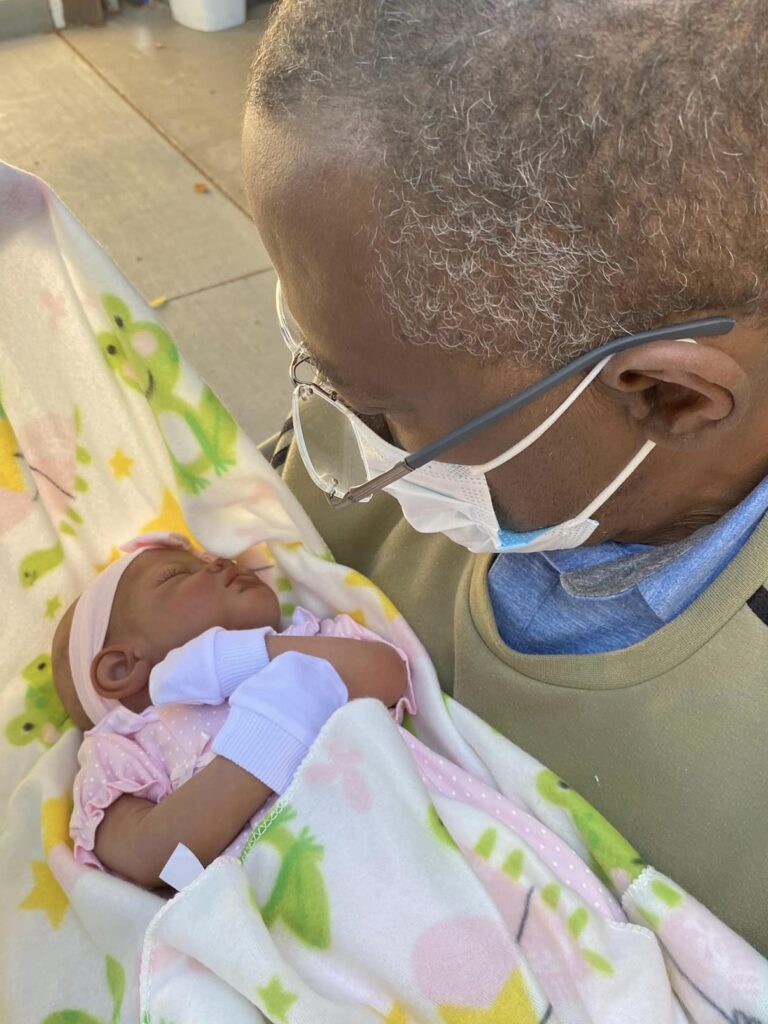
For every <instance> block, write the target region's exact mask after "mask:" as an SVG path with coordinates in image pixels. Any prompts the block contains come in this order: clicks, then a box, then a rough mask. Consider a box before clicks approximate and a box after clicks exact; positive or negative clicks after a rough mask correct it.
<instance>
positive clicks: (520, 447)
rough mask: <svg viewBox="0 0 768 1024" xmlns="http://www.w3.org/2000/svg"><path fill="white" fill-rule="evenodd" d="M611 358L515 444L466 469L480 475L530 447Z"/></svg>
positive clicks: (600, 364) (587, 376) (603, 362)
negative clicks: (480, 464)
mask: <svg viewBox="0 0 768 1024" xmlns="http://www.w3.org/2000/svg"><path fill="white" fill-rule="evenodd" d="M612 358H613V357H612V356H607V357H606V358H605V359H603V361H602V362H601V363H598V364H597V366H593V367H592V369H591V370H590V371H589V373H588V374H587V375H586V377H585V378H584V380H582V381H580V382H579V384H578V385H577V386H576V387H575V388H574V389H573V391H572V392H571V393H570V395H568V397H567V398H566V399H565V401H563V402H562V403H561V404H560V405H558V407H557V408H556V409H555V410H553V412H551V413H550V414H549V416H547V418H546V419H545V420H544V421H543V422H542V423H540V424H539V425H538V427H536V429H535V430H532V431H531V433H530V434H526V436H525V437H524V438H522V439H521V440H520V441H518V442H517V444H513V445H512V447H511V448H507V450H506V451H505V452H502V453H501V455H497V456H496V458H495V459H491V461H490V462H484V463H483V464H482V466H467V469H468V470H469V471H470V472H471V473H472V475H473V476H480V475H481V474H482V473H489V472H490V471H491V470H492V469H496V467H497V466H501V465H503V463H505V462H509V460H510V459H514V457H515V456H516V455H519V454H520V452H524V451H525V449H526V448H530V446H531V445H532V444H533V443H534V441H538V439H539V438H540V437H541V435H542V434H544V433H546V432H547V431H548V430H549V428H550V427H551V426H552V424H553V423H556V422H557V421H558V420H559V419H560V417H561V416H562V415H563V413H564V412H567V411H568V409H570V407H571V406H572V405H573V403H574V402H575V401H576V399H577V398H578V397H579V396H580V395H581V394H583V392H584V391H586V390H587V388H588V387H589V385H590V384H591V383H592V381H593V380H594V379H595V377H597V376H599V374H601V373H602V371H603V370H604V369H605V367H606V365H607V364H608V363H609V362H610V361H611V359H612Z"/></svg>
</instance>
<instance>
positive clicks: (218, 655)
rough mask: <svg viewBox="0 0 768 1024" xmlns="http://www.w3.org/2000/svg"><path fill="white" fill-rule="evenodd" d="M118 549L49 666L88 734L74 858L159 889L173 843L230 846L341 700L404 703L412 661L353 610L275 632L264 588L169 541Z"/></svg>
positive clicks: (226, 564)
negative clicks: (352, 615)
mask: <svg viewBox="0 0 768 1024" xmlns="http://www.w3.org/2000/svg"><path fill="white" fill-rule="evenodd" d="M123 550H124V551H127V552H128V554H127V555H126V556H124V557H122V558H120V559H119V560H118V561H116V562H114V563H112V564H111V565H109V566H108V567H107V568H106V569H105V570H104V571H103V572H102V573H101V574H100V575H99V576H98V577H97V578H96V579H95V580H94V581H93V582H92V583H91V584H90V585H89V586H88V587H87V588H86V590H85V591H84V592H83V594H82V595H81V596H80V598H79V599H78V600H77V601H76V602H75V603H74V604H73V605H72V606H71V607H70V608H69V609H68V611H67V612H66V613H65V615H64V616H63V618H62V620H61V622H60V623H59V626H58V628H57V630H56V635H55V637H54V644H53V672H54V682H55V685H56V689H57V691H58V693H59V695H60V697H61V699H62V701H63V703H64V706H65V708H66V709H67V711H68V713H69V715H70V717H71V718H72V719H73V721H74V722H75V724H76V725H78V726H79V727H80V728H82V729H87V730H88V731H87V732H86V734H85V736H84V738H83V743H82V746H81V748H80V752H79V754H78V760H79V763H80V771H79V773H78V775H77V778H76V780H75V787H74V802H75V805H74V811H73V814H72V820H71V825H70V828H71V833H72V837H73V839H74V856H75V859H76V860H77V861H78V862H80V863H84V864H92V865H94V866H96V867H99V868H107V869H109V870H111V871H114V872H116V873H117V874H120V875H122V876H123V877H125V878H127V879H130V880H131V881H133V882H136V883H138V884H139V885H144V886H147V887H151V888H152V887H159V886H161V885H163V880H162V879H161V873H162V871H163V868H164V866H165V865H166V863H167V862H168V860H169V857H170V856H171V854H172V853H173V852H174V850H175V849H176V847H177V845H178V844H183V846H186V847H187V848H188V849H189V850H191V851H192V853H193V854H194V855H195V857H196V858H197V859H198V860H199V861H200V862H201V863H202V864H203V865H207V864H208V863H210V862H211V861H212V860H213V859H214V858H215V857H217V856H218V855H219V854H221V853H222V852H226V853H231V854H237V853H239V852H240V850H241V849H242V847H243V846H244V844H245V841H246V839H247V837H248V835H249V834H250V831H251V829H252V826H253V823H254V816H256V815H257V814H259V812H261V814H263V813H264V812H265V810H266V807H265V804H266V803H267V801H268V800H269V799H270V797H271V796H272V794H274V793H277V794H280V793H282V792H283V791H284V790H285V788H286V787H287V786H288V784H289V782H290V780H291V778H292V777H293V775H294V773H295V771H296V769H297V768H298V766H299V764H300V763H301V761H302V760H303V758H304V756H305V755H306V753H307V750H308V748H309V746H310V745H311V744H312V742H313V740H314V738H315V737H316V736H317V734H318V732H319V731H320V729H321V728H322V726H323V724H324V723H325V721H326V720H327V719H328V717H329V716H330V715H331V714H332V713H333V712H334V711H335V710H336V709H337V708H339V707H340V706H341V705H343V704H344V703H346V701H347V700H348V699H349V698H355V697H374V698H378V699H379V700H382V701H383V702H384V703H385V704H386V705H387V706H388V707H390V706H392V705H395V704H396V703H397V704H398V707H399V702H400V700H401V698H403V701H404V702H406V703H409V699H408V696H404V694H405V693H406V691H408V692H409V691H410V682H409V676H408V668H407V663H406V661H405V656H404V655H403V654H402V653H401V652H399V651H398V650H397V649H396V648H394V647H392V646H391V645H389V644H387V643H385V642H384V641H382V640H381V639H380V638H379V637H377V636H376V635H375V634H373V633H371V632H370V631H368V630H366V629H363V628H362V627H361V626H359V625H358V624H357V623H355V622H354V621H353V620H352V619H350V618H349V617H348V616H346V615H340V616H337V617H336V618H335V619H329V620H324V621H322V622H320V621H318V620H317V619H316V618H315V617H314V616H313V615H311V614H310V613H309V612H306V611H303V610H302V609H298V610H297V612H296V613H295V615H294V618H293V622H292V624H291V625H290V626H289V627H288V628H287V629H286V630H284V631H283V632H282V633H279V632H278V629H279V624H280V619H279V605H278V600H277V597H276V595H275V594H274V592H273V591H272V590H271V589H270V587H268V586H267V585H266V584H265V583H264V582H263V581H261V580H260V579H258V577H257V576H255V575H254V574H253V573H252V572H244V571H243V570H242V569H240V568H239V567H238V566H237V565H236V564H235V563H234V562H232V561H229V560H227V559H223V558H214V557H213V556H212V555H209V554H207V553H203V554H200V553H196V552H195V551H194V550H193V549H192V548H191V546H190V545H189V543H188V542H187V541H186V539H185V538H183V537H180V536H179V535H177V534H145V535H144V536H142V537H138V538H136V539H135V540H134V541H131V542H130V543H129V544H127V545H125V546H124V548H123ZM361 640H365V641H367V642H365V643H361V642H360V641H361ZM91 726H93V727H91Z"/></svg>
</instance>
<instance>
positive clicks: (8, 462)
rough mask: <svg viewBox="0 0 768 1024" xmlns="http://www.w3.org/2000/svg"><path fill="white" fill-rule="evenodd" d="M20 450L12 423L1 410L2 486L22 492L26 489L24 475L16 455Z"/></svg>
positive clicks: (0, 464) (0, 460)
mask: <svg viewBox="0 0 768 1024" xmlns="http://www.w3.org/2000/svg"><path fill="white" fill-rule="evenodd" d="M18 451H19V442H18V441H17V440H16V435H15V434H14V432H13V430H12V428H11V424H10V423H9V422H8V420H7V419H6V418H5V417H4V416H3V414H2V412H0V487H5V488H7V489H8V490H9V491H18V492H19V493H21V492H22V491H23V490H24V477H23V476H22V475H21V471H20V470H19V460H18V458H17V457H16V453H17V452H18Z"/></svg>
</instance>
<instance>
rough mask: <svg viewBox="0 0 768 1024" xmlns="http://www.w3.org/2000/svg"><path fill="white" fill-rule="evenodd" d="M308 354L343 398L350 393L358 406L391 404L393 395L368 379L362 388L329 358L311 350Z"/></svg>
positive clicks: (311, 361)
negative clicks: (376, 388) (316, 354)
mask: <svg viewBox="0 0 768 1024" xmlns="http://www.w3.org/2000/svg"><path fill="white" fill-rule="evenodd" d="M307 356H308V358H309V362H310V364H311V365H312V366H313V367H314V368H315V369H316V370H317V372H318V373H319V374H320V376H321V377H322V379H323V380H324V381H326V382H327V383H328V384H330V385H331V386H332V387H333V389H334V390H337V391H338V392H339V394H340V396H341V397H342V398H344V397H345V395H350V396H351V397H352V398H353V399H354V404H355V405H358V406H363V405H365V406H368V405H381V407H382V408H387V407H388V406H389V404H390V402H391V396H390V397H387V396H386V395H383V394H381V393H380V392H378V391H376V390H375V389H374V388H372V387H371V386H370V385H369V383H368V382H367V381H366V383H365V385H364V390H361V389H360V385H359V383H358V384H354V383H353V382H352V381H351V380H350V379H349V378H348V377H347V376H346V375H345V374H344V371H343V370H340V369H339V368H338V367H337V366H335V365H334V364H333V363H331V362H329V361H328V360H327V359H323V358H322V357H321V356H314V355H313V354H312V353H311V352H307Z"/></svg>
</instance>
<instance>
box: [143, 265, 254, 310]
mask: <svg viewBox="0 0 768 1024" xmlns="http://www.w3.org/2000/svg"><path fill="white" fill-rule="evenodd" d="M270 270H274V267H262V268H261V269H259V270H249V271H248V273H247V274H239V275H238V276H237V277H229V278H227V280H226V281H214V283H213V284H204V285H202V286H201V287H200V288H193V289H192V291H189V292H180V293H179V294H178V295H168V296H164V302H163V306H167V305H168V304H169V303H171V302H176V301H177V299H188V298H189V297H190V295H199V294H200V293H201V292H209V291H211V289H213V288H223V287H224V285H225V284H235V283H236V282H237V281H245V280H246V278H249V277H259V275H261V274H268V273H269V272H270Z"/></svg>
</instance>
